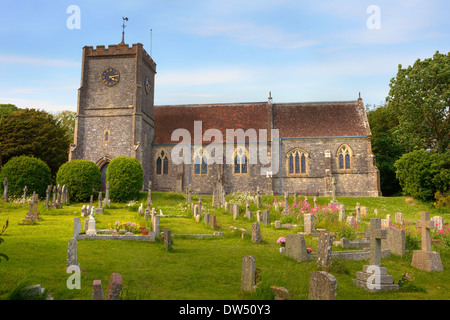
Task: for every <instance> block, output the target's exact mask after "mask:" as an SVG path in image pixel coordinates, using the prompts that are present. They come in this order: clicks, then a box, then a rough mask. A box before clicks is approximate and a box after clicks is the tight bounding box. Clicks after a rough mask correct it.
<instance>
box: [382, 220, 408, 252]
mask: <svg viewBox="0 0 450 320" xmlns="http://www.w3.org/2000/svg"><path fill="white" fill-rule="evenodd" d="M386 230H387V235H386V239H382V240H381V249H388V250H390V251H391V253H393V254H397V255H400V256H403V255H405V254H406V241H405V230H402V229H397V228H394V227H389V228H387V229H386Z"/></svg>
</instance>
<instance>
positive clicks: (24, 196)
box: [22, 186, 28, 202]
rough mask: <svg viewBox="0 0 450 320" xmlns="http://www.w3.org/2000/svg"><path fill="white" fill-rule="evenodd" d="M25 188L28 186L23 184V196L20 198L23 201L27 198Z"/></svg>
mask: <svg viewBox="0 0 450 320" xmlns="http://www.w3.org/2000/svg"><path fill="white" fill-rule="evenodd" d="M27 190H28V187H27V186H25V187H24V188H23V198H22V200H23V201H24V202H25V201H26V200H27Z"/></svg>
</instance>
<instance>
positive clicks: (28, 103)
mask: <svg viewBox="0 0 450 320" xmlns="http://www.w3.org/2000/svg"><path fill="white" fill-rule="evenodd" d="M0 102H1V103H2V104H3V103H11V104H14V105H16V106H17V107H19V108H21V109H24V108H30V109H39V110H45V111H47V112H59V111H64V110H70V111H76V110H77V106H76V105H73V106H72V105H60V104H55V103H54V102H53V101H48V100H37V99H22V98H11V97H0Z"/></svg>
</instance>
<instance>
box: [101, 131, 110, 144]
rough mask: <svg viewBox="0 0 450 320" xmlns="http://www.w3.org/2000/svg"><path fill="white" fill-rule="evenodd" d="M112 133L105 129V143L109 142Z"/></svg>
mask: <svg viewBox="0 0 450 320" xmlns="http://www.w3.org/2000/svg"><path fill="white" fill-rule="evenodd" d="M110 135H111V134H110V132H109V130H105V132H103V142H105V143H107V142H109V138H110Z"/></svg>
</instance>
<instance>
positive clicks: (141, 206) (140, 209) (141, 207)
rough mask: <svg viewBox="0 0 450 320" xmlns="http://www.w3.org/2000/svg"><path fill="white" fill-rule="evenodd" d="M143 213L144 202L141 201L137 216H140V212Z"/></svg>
mask: <svg viewBox="0 0 450 320" xmlns="http://www.w3.org/2000/svg"><path fill="white" fill-rule="evenodd" d="M143 213H144V204H143V203H141V205H140V206H139V208H138V214H139V217H142V214H143Z"/></svg>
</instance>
